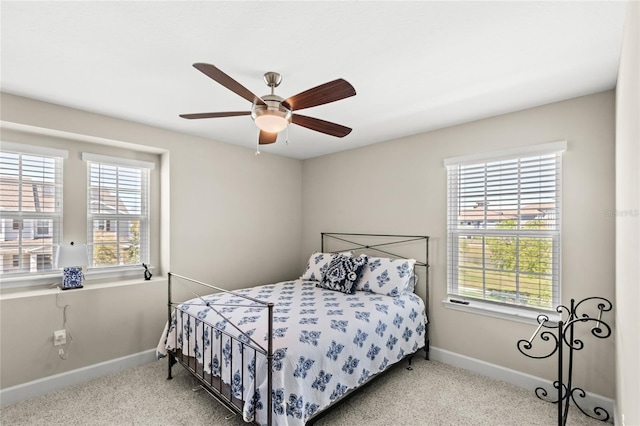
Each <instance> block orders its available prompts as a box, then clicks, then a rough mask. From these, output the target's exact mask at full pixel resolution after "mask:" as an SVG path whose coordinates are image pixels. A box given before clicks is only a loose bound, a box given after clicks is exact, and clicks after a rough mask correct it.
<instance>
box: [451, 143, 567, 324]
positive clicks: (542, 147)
mask: <svg viewBox="0 0 640 426" xmlns="http://www.w3.org/2000/svg"><path fill="white" fill-rule="evenodd" d="M566 149H567V142H566V141H558V142H551V143H546V144H538V145H531V146H526V147H521V148H515V149H510V150H503V151H494V152H488V153H482V154H475V155H467V156H460V157H453V158H448V159H445V160H444V165H445V166H446V168H447V293H446V294H447V298H446V299H445V300H443V305H444V306H445V307H447V308H450V309H455V310H462V311H467V312H472V313H477V314H482V315H489V316H494V317H499V318H503V319H510V320H516V321H522V322H527V323H530V322H532V321H535V318H536V317H537V315H538V314H539V313H540V312H541V311H542V312H545V313H547V314H548V315H549V316H550V318H551V320H557V319H558V318H559V314H558V313H557V312H556V311H555V309H554V308H555V306H557V305H558V304H560V300H561V287H562V286H561V269H562V265H561V264H562V262H561V241H562V229H561V221H562V215H561V212H562V194H561V192H562V162H563V159H562V154H563V152H564V151H566ZM552 154H555V155H556V156H557V157H556V159H555V164H556V166H555V168H554V170H555V176H556V181H555V187H556V194H555V199H554V200H555V203H556V209H555V213H556V215H557V216H556V219H555V229H553V230H549V229H540V230H535V229H525V228H524V227H523V226H522V225H524V224H525V223H526V222H524V221H523V220H522V218H521V217H519V218H518V219H516V223H517V224H518V225H519V226H517V229H516V230H512V229H509V230H504V229H499V230H496V229H491V228H490V227H489V226H488V219H487V216H485V218H484V229H469V228H463V227H462V226H461V223H460V222H459V216H458V215H459V209H460V200H458V199H457V198H456V197H458V194H459V193H460V186H459V182H457V172H458V170H459V168H460V167H463V166H464V167H469V166H473V165H477V166H478V167H479V168H482V167H483V165H484V167H485V170H486V169H487V168H488V166H487V165H488V164H489V163H493V162H498V161H506V160H514V159H527V158H531V157H538V156H545V155H552ZM520 167H521V166H520V165H518V170H521V168H520ZM481 191H483V192H484V193H485V196H486V193H487V192H488V189H487V186H486V184H485V185H484V186H482V189H481ZM516 199H517V206H518V207H517V208H518V212H520V207H522V206H523V205H526V203H527V201H526V200H522V199H521V198H520V189H518V195H517V196H516ZM482 209H483V211H485V215H486V211H487V210H488V209H487V208H485V207H483V208H482ZM454 215H455V217H454ZM462 234H464V235H467V234H473V235H476V236H480V237H481V239H482V243H481V245H482V247H483V250H485V245H486V244H487V240H486V238H487V237H495V236H502V237H504V236H505V235H507V234H509V235H510V236H516V238H527V237H534V238H536V237H539V238H541V239H542V238H551V241H552V246H551V247H552V252H551V258H552V259H557V264H553V262H552V271H551V276H552V288H551V290H552V300H551V307H549V308H548V309H547V308H545V307H532V306H523V305H518V304H514V303H507V302H500V301H496V300H487V299H486V298H485V296H484V294H483V297H481V298H480V297H472V296H469V295H462V294H460V292H459V291H458V284H459V281H458V273H459V267H460V263H459V259H458V256H459V253H458V251H457V250H459V246H458V238H459V236H460V235H462ZM516 241H519V240H516ZM516 250H518V249H516ZM483 253H484V252H483ZM516 253H518V251H516ZM516 255H517V254H516ZM480 268H481V269H482V287H483V288H486V285H487V284H486V275H485V274H486V271H485V270H486V269H487V263H486V261H485V262H484V263H483V265H482V266H481V267H480ZM514 270H515V271H516V272H515V274H516V276H518V275H519V274H522V273H524V272H525V271H524V270H522V269H521V268H516V269H514ZM518 291H519V290H518Z"/></svg>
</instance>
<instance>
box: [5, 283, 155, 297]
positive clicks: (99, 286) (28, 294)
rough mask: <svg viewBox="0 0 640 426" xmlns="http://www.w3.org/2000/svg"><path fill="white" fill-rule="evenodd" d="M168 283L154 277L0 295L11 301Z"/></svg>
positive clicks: (18, 289) (35, 289)
mask: <svg viewBox="0 0 640 426" xmlns="http://www.w3.org/2000/svg"><path fill="white" fill-rule="evenodd" d="M162 282H164V283H166V282H167V278H166V277H157V278H156V277H152V278H151V280H148V281H147V280H145V279H144V278H137V279H127V280H118V281H109V282H101V283H92V282H89V283H85V285H84V287H82V288H79V289H72V290H65V291H64V292H63V291H62V290H60V288H59V287H58V286H57V285H56V286H55V287H36V286H31V287H28V288H12V289H2V293H0V300H9V299H21V298H26V297H36V296H47V295H52V294H56V293H58V292H61V293H63V294H67V292H70V293H73V292H79V291H92V290H99V289H104V288H112V287H120V286H131V285H140V284H145V283H154V284H155V283H162Z"/></svg>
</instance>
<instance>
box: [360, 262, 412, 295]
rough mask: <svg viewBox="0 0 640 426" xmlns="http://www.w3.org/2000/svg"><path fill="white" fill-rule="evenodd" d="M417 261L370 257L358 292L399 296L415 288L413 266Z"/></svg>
mask: <svg viewBox="0 0 640 426" xmlns="http://www.w3.org/2000/svg"><path fill="white" fill-rule="evenodd" d="M415 263H416V260H415V259H389V258H385V257H370V258H369V262H368V264H367V266H366V268H364V270H363V273H362V277H361V278H360V281H359V282H358V285H357V288H356V289H357V290H364V291H370V292H372V293H378V294H385V295H387V296H399V295H400V293H404V292H407V291H409V292H411V291H413V288H414V287H415V282H414V272H413V266H414V265H415Z"/></svg>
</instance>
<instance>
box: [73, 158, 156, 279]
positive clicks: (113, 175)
mask: <svg viewBox="0 0 640 426" xmlns="http://www.w3.org/2000/svg"><path fill="white" fill-rule="evenodd" d="M82 158H83V159H84V160H86V161H87V170H88V173H87V175H88V183H87V188H88V194H87V201H88V206H87V244H88V247H89V255H90V259H91V266H90V267H92V268H112V267H123V266H130V265H140V264H142V263H149V238H150V236H149V175H150V170H151V169H153V166H154V164H153V163H149V162H144V161H137V160H130V159H120V158H115V157H107V156H101V155H95V154H89V153H83V155H82Z"/></svg>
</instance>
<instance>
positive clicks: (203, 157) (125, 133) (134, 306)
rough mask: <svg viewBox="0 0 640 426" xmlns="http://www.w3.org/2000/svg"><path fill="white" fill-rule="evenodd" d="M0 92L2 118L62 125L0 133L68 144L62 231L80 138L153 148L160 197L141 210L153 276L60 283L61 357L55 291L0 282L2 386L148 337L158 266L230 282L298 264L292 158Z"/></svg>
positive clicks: (271, 276)
mask: <svg viewBox="0 0 640 426" xmlns="http://www.w3.org/2000/svg"><path fill="white" fill-rule="evenodd" d="M1 102H2V105H1V107H2V108H1V112H0V113H1V119H2V120H3V121H4V122H11V123H18V124H20V125H24V126H35V127H38V128H44V129H48V130H49V133H51V131H54V132H65V133H64V134H61V133H59V134H58V135H57V136H43V135H41V134H36V135H33V134H30V133H31V132H26V133H25V132H22V131H19V132H16V131H14V130H12V131H7V130H3V131H2V139H3V140H10V141H16V142H23V143H43V144H46V145H48V146H56V147H60V148H65V149H70V151H71V152H70V159H69V160H66V161H67V163H66V165H68V166H69V167H70V168H71V169H75V170H76V171H80V175H79V176H72V175H71V173H69V172H68V171H67V170H65V197H73V198H74V199H77V201H78V205H80V206H81V207H80V208H78V209H77V210H75V209H71V208H68V207H67V206H65V211H64V214H65V219H64V220H65V225H64V229H65V231H67V230H69V232H70V233H71V229H74V228H73V227H72V226H71V225H70V224H71V223H73V222H80V223H86V222H85V220H86V218H85V216H84V213H83V209H84V207H82V206H83V205H85V204H84V202H85V201H83V200H85V198H83V197H86V190H85V189H84V188H85V186H84V184H83V185H82V189H78V188H80V187H79V186H76V185H75V184H76V183H78V182H80V181H84V179H86V175H85V174H84V171H83V170H84V169H82V167H83V165H82V161H81V160H80V159H79V157H77V155H78V152H80V151H82V150H84V149H85V148H87V146H88V147H89V148H87V150H89V149H90V150H91V151H92V152H96V153H100V154H108V155H122V156H135V157H139V158H148V156H149V155H155V156H161V158H160V161H159V162H160V164H158V166H161V167H159V168H160V170H159V174H160V175H159V176H157V179H156V180H154V182H155V183H156V184H157V182H160V183H161V185H162V190H161V191H160V193H161V194H160V204H159V207H157V208H156V209H155V210H152V212H151V214H152V218H153V220H154V223H155V225H154V226H155V228H154V229H155V234H153V235H152V238H154V239H156V241H158V239H160V240H161V244H160V245H158V246H157V249H156V252H155V253H154V254H153V258H152V261H153V263H154V266H156V267H158V269H157V272H156V274H155V276H154V278H158V280H157V281H154V282H151V283H144V282H131V283H129V284H127V285H117V286H98V285H96V284H94V287H93V288H89V287H91V282H88V283H87V288H85V289H81V290H73V291H68V292H64V293H63V294H64V297H65V299H66V301H67V303H68V304H69V305H70V307H69V309H68V313H69V328H70V329H71V331H72V332H73V334H74V337H75V339H74V341H73V344H72V348H71V353H70V355H69V359H68V360H66V361H62V360H60V359H59V357H58V354H57V351H54V350H53V349H52V348H53V346H52V335H53V330H56V329H58V328H60V327H61V325H62V310H61V309H59V308H58V307H57V306H56V303H57V301H56V298H57V297H58V296H56V294H55V291H41V292H32V293H29V292H27V293H26V294H25V293H24V291H3V292H2V295H1V300H0V311H1V315H2V316H1V321H2V324H1V326H0V327H1V329H0V332H1V339H2V342H1V343H2V344H1V349H0V367H1V368H0V369H1V377H0V382H1V386H2V388H6V387H9V386H13V385H16V384H20V383H25V382H28V381H31V380H35V379H38V378H42V377H46V376H50V375H53V374H57V373H61V372H64V371H69V370H74V369H77V368H81V367H84V366H88V365H92V364H95V363H99V362H102V361H107V360H111V359H113V358H117V357H121V356H126V355H130V354H134V353H137V352H140V351H143V350H147V349H151V348H153V347H155V345H156V344H157V341H158V339H159V337H160V333H161V332H162V327H163V323H164V321H165V318H166V300H165V295H166V280H165V279H162V278H161V276H164V275H166V272H167V271H172V272H175V273H180V274H184V275H188V276H191V277H194V278H197V279H199V280H203V281H206V282H210V283H213V284H220V285H224V286H227V287H229V288H240V287H245V286H247V285H253V284H257V283H265V282H275V281H280V280H284V279H290V278H292V277H295V276H298V275H299V274H300V265H299V262H298V257H299V253H300V241H301V229H302V222H301V221H302V211H301V191H302V189H301V180H302V179H301V176H302V162H301V161H299V160H294V159H290V158H285V157H281V156H276V155H269V154H267V153H263V154H262V155H261V156H259V157H256V156H254V154H253V150H250V149H244V148H240V147H237V146H232V145H227V144H222V143H219V142H215V141H212V140H206V139H202V138H197V137H193V136H188V135H183V134H178V133H175V132H171V131H167V130H162V129H158V128H153V127H149V126H145V125H141V124H137V123H133V122H128V121H124V120H119V119H116V118H110V117H105V116H101V115H97V114H92V113H88V112H83V111H78V110H74V109H70V108H65V107H61V106H56V105H52V104H48V103H43V102H38V101H34V100H30V99H25V98H21V97H17V96H12V95H7V94H2V97H1ZM14 127H15V126H14ZM77 135H83V136H81V137H80V139H82V140H83V141H84V142H78V141H77V139H78V137H77ZM132 150H133V151H141V153H140V154H135V153H132ZM156 189H157V188H156ZM82 229H84V225H82ZM81 233H82V232H77V234H76V235H67V233H66V232H65V236H64V240H65V241H67V240H69V239H70V238H74V239H76V240H80V241H84V240H85V238H86V237H84V236H83V235H80V234H81ZM274 246H277V247H278V249H277V250H273V247H274ZM141 274H142V272H141ZM58 302H59V301H58Z"/></svg>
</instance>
